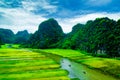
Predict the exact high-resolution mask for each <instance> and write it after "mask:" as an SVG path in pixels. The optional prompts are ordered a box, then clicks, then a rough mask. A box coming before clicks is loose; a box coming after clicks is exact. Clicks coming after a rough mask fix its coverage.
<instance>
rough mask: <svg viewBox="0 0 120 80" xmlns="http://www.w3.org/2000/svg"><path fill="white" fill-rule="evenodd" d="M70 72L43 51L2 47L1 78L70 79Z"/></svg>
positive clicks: (0, 79) (1, 79) (0, 60)
mask: <svg viewBox="0 0 120 80" xmlns="http://www.w3.org/2000/svg"><path fill="white" fill-rule="evenodd" d="M67 75H68V72H67V71H65V70H63V69H60V65H59V64H58V63H57V62H56V61H54V60H53V59H51V58H49V57H46V56H45V55H43V54H42V53H37V52H32V51H29V50H27V49H26V50H25V49H12V48H1V49H0V80H21V79H22V80H70V79H69V77H68V76H67Z"/></svg>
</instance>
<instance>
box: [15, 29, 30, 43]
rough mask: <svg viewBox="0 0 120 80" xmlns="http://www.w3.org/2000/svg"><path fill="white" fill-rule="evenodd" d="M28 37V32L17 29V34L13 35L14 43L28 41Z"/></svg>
mask: <svg viewBox="0 0 120 80" xmlns="http://www.w3.org/2000/svg"><path fill="white" fill-rule="evenodd" d="M29 37H30V34H29V33H28V31H27V30H24V31H18V32H17V34H16V35H15V41H14V43H15V44H23V43H26V42H27V41H28V39H29Z"/></svg>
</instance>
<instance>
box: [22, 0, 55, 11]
mask: <svg viewBox="0 0 120 80" xmlns="http://www.w3.org/2000/svg"><path fill="white" fill-rule="evenodd" d="M22 6H23V8H24V9H26V10H28V11H35V10H41V9H44V10H46V11H47V12H49V13H54V12H56V11H57V6H55V5H51V4H50V3H49V1H48V0H36V1H35V0H27V1H22Z"/></svg>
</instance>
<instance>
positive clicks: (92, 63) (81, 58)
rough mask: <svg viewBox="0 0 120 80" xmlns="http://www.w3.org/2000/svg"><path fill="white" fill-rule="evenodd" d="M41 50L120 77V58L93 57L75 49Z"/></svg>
mask: <svg viewBox="0 0 120 80" xmlns="http://www.w3.org/2000/svg"><path fill="white" fill-rule="evenodd" d="M38 51H39V50H38ZM40 51H44V52H47V53H49V54H55V55H59V56H62V57H66V58H68V59H71V60H73V61H76V62H78V63H81V64H84V65H86V66H87V67H89V68H92V69H97V70H100V71H102V72H103V73H105V74H110V75H112V76H115V77H118V78H120V60H117V59H108V58H99V57H92V56H89V55H87V54H83V53H82V52H79V51H75V50H65V49H46V50H40Z"/></svg>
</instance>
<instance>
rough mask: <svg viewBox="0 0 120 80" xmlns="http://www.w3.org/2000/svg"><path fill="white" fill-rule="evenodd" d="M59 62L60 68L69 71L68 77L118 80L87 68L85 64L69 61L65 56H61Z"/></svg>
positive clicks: (86, 79) (91, 79) (85, 79)
mask: <svg viewBox="0 0 120 80" xmlns="http://www.w3.org/2000/svg"><path fill="white" fill-rule="evenodd" d="M60 63H61V68H62V69H66V70H67V71H68V72H69V77H70V78H79V79H80V80H118V79H115V78H114V77H112V76H109V75H105V74H102V73H101V72H99V71H96V70H92V69H89V68H87V67H86V66H83V65H81V64H78V63H76V62H73V61H70V60H69V59H66V58H62V59H61V61H60Z"/></svg>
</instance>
